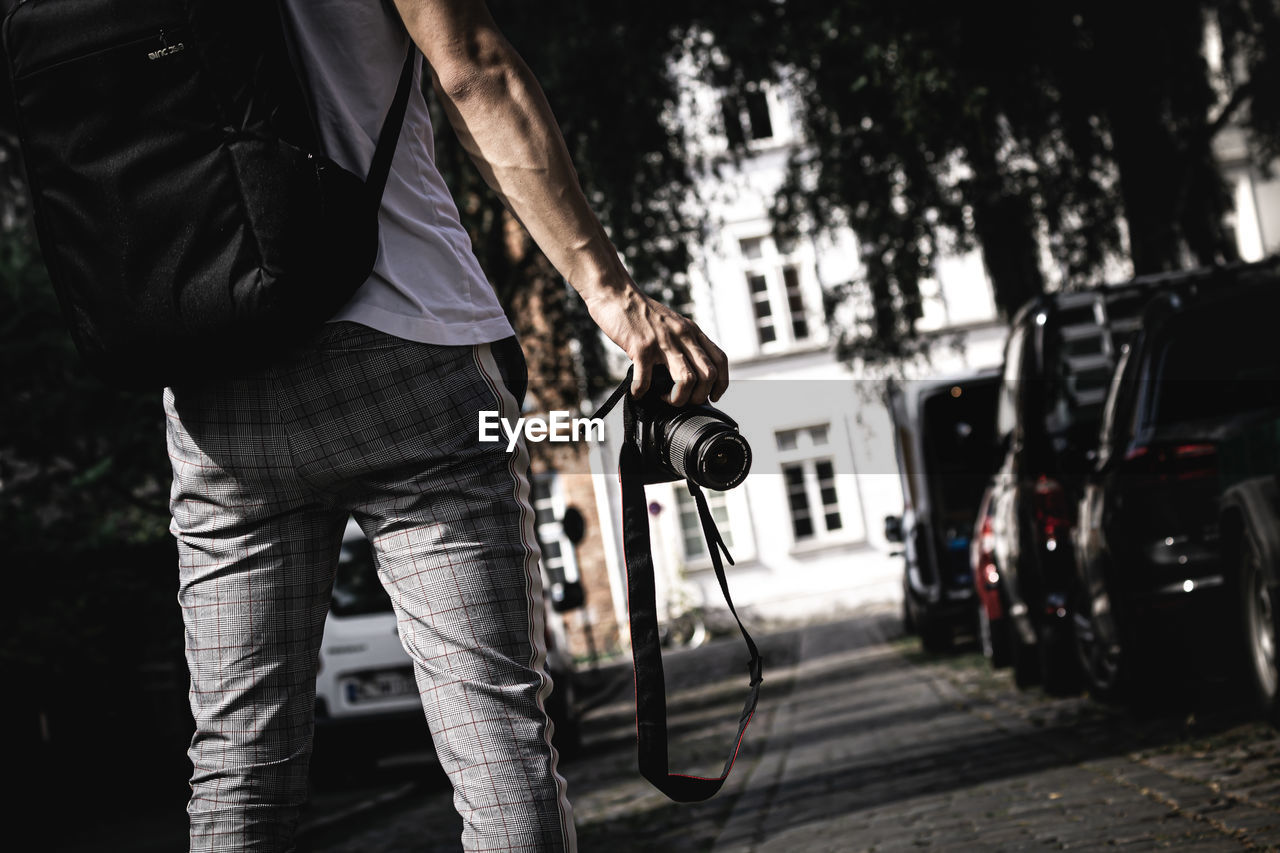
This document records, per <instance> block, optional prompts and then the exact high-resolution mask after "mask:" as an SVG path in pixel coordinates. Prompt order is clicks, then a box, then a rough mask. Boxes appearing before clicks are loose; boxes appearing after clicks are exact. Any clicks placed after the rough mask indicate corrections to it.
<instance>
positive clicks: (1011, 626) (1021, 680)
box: [1004, 619, 1040, 690]
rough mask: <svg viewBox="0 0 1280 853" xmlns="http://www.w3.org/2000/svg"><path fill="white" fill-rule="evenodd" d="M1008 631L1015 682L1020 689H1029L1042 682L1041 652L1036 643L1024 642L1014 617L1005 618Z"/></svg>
mask: <svg viewBox="0 0 1280 853" xmlns="http://www.w3.org/2000/svg"><path fill="white" fill-rule="evenodd" d="M1004 621H1005V623H1007V624H1006V631H1005V633H1006V634H1007V635H1008V637H1009V646H1010V651H1011V656H1012V657H1013V660H1012V661H1011V663H1012V664H1013V683H1014V684H1016V685H1017V686H1018V688H1019V689H1020V690H1027V689H1029V688H1031V687H1035V686H1036V685H1037V684H1039V683H1040V652H1039V650H1038V649H1037V648H1036V645H1035V643H1026V642H1023V640H1022V637H1021V636H1020V635H1019V633H1018V627H1017V625H1016V624H1015V623H1014V621H1013V620H1012V619H1005V620H1004Z"/></svg>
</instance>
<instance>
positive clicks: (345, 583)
mask: <svg viewBox="0 0 1280 853" xmlns="http://www.w3.org/2000/svg"><path fill="white" fill-rule="evenodd" d="M332 610H333V614H334V615H335V616H365V615H368V614H370V613H390V612H391V599H390V598H388V597H387V592H386V590H384V589H383V588H382V582H381V581H379V580H378V572H377V570H376V569H375V568H374V566H373V549H372V548H371V547H369V540H367V539H364V538H353V539H348V540H347V541H345V542H343V543H342V552H341V554H340V555H339V557H338V572H337V575H336V576H335V577H334V581H333V604H332Z"/></svg>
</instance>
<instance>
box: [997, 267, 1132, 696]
mask: <svg viewBox="0 0 1280 853" xmlns="http://www.w3.org/2000/svg"><path fill="white" fill-rule="evenodd" d="M1153 283H1156V282H1155V280H1144V281H1136V282H1130V283H1128V284H1125V285H1113V286H1104V287H1100V288H1096V289H1093V290H1089V291H1082V292H1072V293H1054V294H1046V295H1044V296H1040V297H1037V298H1036V299H1034V300H1032V301H1031V302H1030V303H1028V304H1027V305H1025V306H1023V308H1022V309H1021V310H1020V311H1019V312H1018V313H1017V315H1016V316H1015V317H1014V319H1013V322H1012V324H1011V328H1010V332H1009V338H1008V341H1007V342H1006V345H1005V362H1004V376H1003V380H1002V382H1001V386H1000V393H999V406H998V415H997V440H998V442H999V444H1000V448H1001V453H1002V462H1001V464H1000V465H999V467H998V470H997V472H996V474H995V476H994V477H993V478H992V482H991V494H990V497H989V506H988V513H989V518H988V520H987V521H988V526H989V530H990V540H991V542H990V544H991V548H990V551H991V554H990V555H989V564H988V565H987V570H986V573H985V574H984V577H990V578H992V579H993V580H992V581H991V586H992V588H990V589H986V590H985V591H986V592H987V593H988V594H989V595H997V594H998V596H999V603H1000V605H1001V607H1000V608H999V609H1000V611H1001V612H1002V613H1003V615H1004V616H1005V618H1003V619H1001V620H1000V622H999V628H998V630H1002V631H1007V632H1008V633H1007V636H1003V637H999V638H996V640H997V642H996V643H995V645H997V646H998V647H1001V648H1007V649H1008V650H1009V651H1010V656H1011V657H1012V664H1013V667H1014V679H1015V681H1016V682H1017V684H1018V686H1020V687H1027V686H1030V685H1032V684H1035V683H1037V682H1041V683H1043V685H1044V688H1045V690H1046V691H1047V692H1049V693H1053V694H1067V693H1071V692H1074V691H1076V690H1077V689H1078V688H1079V684H1080V668H1079V663H1078V659H1077V655H1076V649H1075V645H1074V641H1073V639H1072V634H1071V620H1070V619H1069V618H1068V614H1069V605H1070V598H1071V591H1072V589H1073V577H1074V569H1075V561H1074V558H1073V555H1072V539H1071V529H1072V527H1073V525H1074V524H1075V513H1074V510H1075V506H1076V502H1077V499H1078V497H1079V494H1080V489H1081V486H1082V473H1083V469H1084V467H1085V459H1086V458H1087V456H1088V455H1089V454H1090V453H1091V451H1092V450H1093V448H1094V445H1095V444H1096V442H1097V435H1098V424H1099V421H1100V420H1101V417H1102V404H1103V402H1104V400H1105V399H1106V393H1107V384H1108V382H1109V380H1110V378H1111V374H1112V371H1113V369H1114V365H1115V361H1116V358H1117V356H1118V353H1119V349H1120V346H1121V345H1122V343H1123V342H1124V340H1126V339H1127V337H1128V336H1130V335H1131V334H1132V333H1133V332H1134V331H1135V330H1136V328H1137V316H1136V315H1137V314H1138V312H1139V311H1140V310H1141V308H1142V306H1143V305H1144V304H1145V303H1146V301H1147V300H1148V299H1149V298H1150V296H1151V293H1152V284H1153ZM983 538H984V540H985V539H986V538H987V537H986V536H985V535H984V537H983ZM996 578H998V583H997V582H996V581H995V580H994V579H996ZM987 644H988V643H987V642H984V645H987Z"/></svg>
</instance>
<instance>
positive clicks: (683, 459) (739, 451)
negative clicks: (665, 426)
mask: <svg viewBox="0 0 1280 853" xmlns="http://www.w3.org/2000/svg"><path fill="white" fill-rule="evenodd" d="M667 449H668V453H669V464H670V465H671V467H672V469H673V470H675V472H676V473H677V474H679V475H680V476H681V477H686V478H688V479H690V480H693V482H695V483H697V484H698V485H699V486H702V487H704V488H707V489H715V490H716V491H724V490H726V489H732V488H733V487H734V486H736V485H738V484H739V483H741V482H742V481H743V480H744V479H746V476H747V472H748V471H750V470H751V446H750V445H749V444H747V440H746V439H745V438H743V437H742V436H741V435H740V434H739V433H738V431H737V430H735V429H734V428H733V427H732V426H730V425H729V424H727V423H725V422H724V421H722V420H720V419H719V418H716V417H712V416H710V415H703V414H698V415H692V416H691V417H688V418H683V419H679V420H675V421H673V422H672V423H671V424H670V426H669V431H668V433H667Z"/></svg>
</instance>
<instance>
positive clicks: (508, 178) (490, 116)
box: [395, 0, 729, 405]
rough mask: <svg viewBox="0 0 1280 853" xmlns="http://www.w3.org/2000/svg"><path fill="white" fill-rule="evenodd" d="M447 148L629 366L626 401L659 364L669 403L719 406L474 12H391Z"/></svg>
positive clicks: (523, 68)
mask: <svg viewBox="0 0 1280 853" xmlns="http://www.w3.org/2000/svg"><path fill="white" fill-rule="evenodd" d="M395 2H396V5H397V6H398V7H399V10H400V15H401V17H402V18H403V19H404V22H405V25H406V26H407V27H408V29H409V34H410V35H411V36H412V37H413V40H414V41H415V42H416V43H417V44H418V46H419V47H420V48H421V49H422V52H423V55H424V56H425V57H426V59H427V62H428V63H429V64H430V66H431V71H432V80H433V82H434V84H435V88H436V92H437V93H438V95H439V96H440V100H441V103H442V104H443V106H444V110H445V113H446V114H447V115H448V117H449V121H450V123H451V124H452V125H453V129H454V131H455V132H456V133H457V135H458V139H459V140H460V141H461V142H462V145H463V147H464V148H465V149H466V150H467V153H468V154H470V155H471V158H472V159H473V160H474V161H475V163H476V165H477V167H478V168H479V169H480V173H481V174H482V175H483V176H484V179H485V181H486V182H487V183H488V184H489V186H491V187H493V189H494V190H495V191H496V192H497V193H498V194H499V195H500V196H501V197H502V199H503V201H504V202H505V203H506V205H507V207H508V208H509V209H510V210H511V212H512V213H513V214H514V215H515V216H516V218H518V219H519V220H520V222H521V223H522V224H523V225H524V226H525V228H527V229H528V231H529V234H530V235H531V236H532V237H533V239H534V240H535V241H536V242H537V244H538V247H539V248H541V249H542V251H543V252H544V253H545V254H546V256H547V258H548V259H550V261H551V263H552V264H554V265H555V267H556V269H557V270H559V271H560V273H561V274H562V275H563V276H564V277H565V279H567V280H568V282H569V283H570V284H571V285H572V286H573V287H574V289H576V290H577V291H578V293H579V294H581V295H582V298H583V300H584V301H585V302H586V304H587V310H588V311H589V312H590V314H591V317H592V319H593V320H595V322H596V323H597V324H598V325H599V326H600V328H601V330H602V331H603V332H604V333H605V334H606V335H608V336H609V338H610V339H611V340H612V341H613V342H614V343H616V344H617V345H618V346H619V347H621V348H622V350H623V351H624V352H625V353H626V354H627V356H628V357H629V358H630V359H631V361H632V362H633V363H634V364H635V381H634V382H633V383H632V392H633V393H635V394H642V393H644V391H645V390H647V389H648V387H649V380H650V377H651V375H652V366H653V365H655V364H665V365H666V366H667V369H668V370H669V371H670V372H671V376H672V378H673V379H674V380H675V381H676V382H677V386H676V388H675V390H674V391H673V393H672V398H673V399H672V402H674V403H676V404H678V405H679V404H683V403H685V402H689V401H692V402H696V403H701V402H704V401H705V400H707V398H708V397H710V398H711V399H712V400H715V399H719V397H720V395H721V394H723V393H724V390H725V387H726V386H727V385H728V384H729V365H728V361H727V359H726V358H725V355H724V353H723V352H721V350H720V348H719V347H718V346H716V345H715V344H714V343H712V342H711V340H710V339H709V338H707V336H706V335H704V334H703V333H702V330H701V329H699V328H698V327H697V325H696V324H695V323H693V322H692V321H691V320H689V319H687V318H685V317H682V316H681V315H679V314H677V313H676V312H674V311H672V310H671V309H670V308H667V307H666V306H665V305H662V304H660V303H658V302H656V301H654V300H652V299H650V298H649V297H647V296H645V295H644V294H643V293H641V291H640V289H639V288H638V287H636V285H635V282H633V281H632V279H631V276H630V275H629V274H628V273H627V271H626V269H625V268H624V267H623V265H622V262H621V260H620V259H619V258H618V253H617V250H616V249H615V248H614V247H613V244H612V243H610V241H609V238H608V237H607V236H605V233H604V228H603V227H602V226H601V225H600V221H599V220H598V219H597V218H596V216H595V214H594V213H592V211H591V208H590V207H589V206H588V204H587V200H586V197H585V196H584V195H583V193H582V189H581V187H580V185H579V184H578V176H577V173H576V172H575V171H574V169H573V164H572V163H571V162H570V160H569V151H568V149H567V148H566V146H565V143H564V139H563V138H562V137H561V135H560V129H559V126H558V125H557V124H556V121H555V118H554V116H553V115H552V114H551V107H550V106H549V105H548V104H547V99H546V97H545V96H544V95H543V93H542V88H541V87H540V86H539V85H538V82H537V80H535V79H534V76H533V73H532V72H531V71H530V70H529V67H528V66H527V65H525V63H524V60H522V59H521V58H520V56H519V55H518V54H517V53H516V52H515V49H514V48H512V46H511V45H510V44H509V43H508V42H507V40H506V38H505V37H503V35H502V33H501V32H500V31H499V30H498V27H497V25H496V24H495V23H494V21H493V18H492V17H491V16H490V14H489V10H488V9H487V8H486V6H485V4H484V2H483V0H395Z"/></svg>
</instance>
